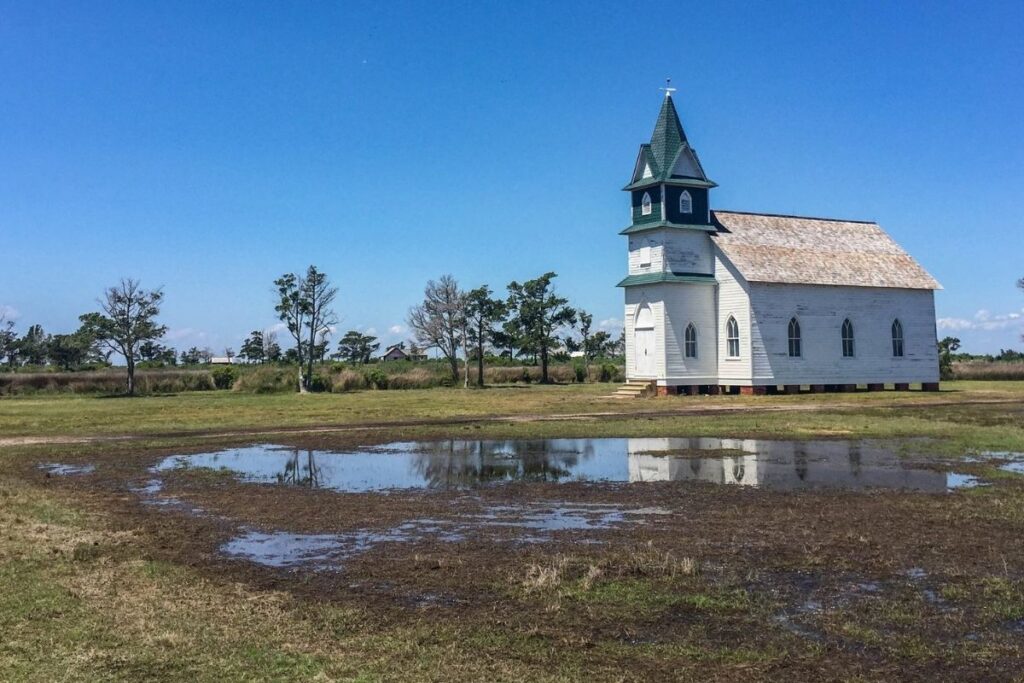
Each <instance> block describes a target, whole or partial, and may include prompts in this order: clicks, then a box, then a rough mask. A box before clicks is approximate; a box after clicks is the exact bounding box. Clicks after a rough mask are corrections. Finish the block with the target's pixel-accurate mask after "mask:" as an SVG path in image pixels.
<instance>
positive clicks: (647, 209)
mask: <svg viewBox="0 0 1024 683" xmlns="http://www.w3.org/2000/svg"><path fill="white" fill-rule="evenodd" d="M640 215H641V216H650V215H651V193H650V192H644V196H643V199H641V200H640Z"/></svg>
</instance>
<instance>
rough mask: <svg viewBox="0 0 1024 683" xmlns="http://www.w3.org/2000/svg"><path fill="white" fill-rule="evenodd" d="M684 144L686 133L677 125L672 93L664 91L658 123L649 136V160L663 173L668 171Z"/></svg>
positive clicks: (681, 126) (677, 119) (677, 120)
mask: <svg viewBox="0 0 1024 683" xmlns="http://www.w3.org/2000/svg"><path fill="white" fill-rule="evenodd" d="M684 144H686V133H684V132H683V124H681V123H679V114H678V113H676V105H675V104H674V103H673V102H672V93H671V92H670V91H668V90H666V92H665V99H664V101H662V103H661V111H660V112H659V113H658V122H657V123H656V124H654V133H652V134H651V158H652V160H653V161H654V163H655V164H657V165H658V169H659V170H661V171H663V172H664V171H665V170H667V169H669V168H670V167H671V164H672V162H673V161H675V158H676V155H677V154H678V153H679V150H680V148H682V146H683V145H684Z"/></svg>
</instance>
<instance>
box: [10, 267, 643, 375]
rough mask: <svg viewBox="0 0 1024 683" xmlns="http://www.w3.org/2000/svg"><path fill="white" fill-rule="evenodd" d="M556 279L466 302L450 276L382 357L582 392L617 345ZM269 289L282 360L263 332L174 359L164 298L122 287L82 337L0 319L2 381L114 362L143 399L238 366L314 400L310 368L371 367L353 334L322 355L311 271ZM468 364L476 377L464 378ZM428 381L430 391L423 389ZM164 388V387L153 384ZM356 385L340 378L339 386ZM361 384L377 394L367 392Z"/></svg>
mask: <svg viewBox="0 0 1024 683" xmlns="http://www.w3.org/2000/svg"><path fill="white" fill-rule="evenodd" d="M555 277H557V276H556V274H555V273H545V274H543V275H541V276H539V277H537V278H534V279H532V280H526V281H524V282H522V283H519V282H516V281H513V282H511V283H509V284H508V286H507V290H508V295H507V296H506V297H495V296H493V295H492V292H491V289H490V287H489V286H487V285H481V286H480V287H477V288H476V289H472V290H464V289H462V288H460V287H459V284H458V282H457V281H456V280H455V278H454V277H452V276H451V275H443V276H442V277H440V278H439V279H438V280H436V281H434V280H431V281H428V282H427V285H426V287H425V288H424V298H423V300H422V302H421V303H419V304H417V305H415V306H413V307H411V308H410V309H409V314H408V317H407V320H406V322H407V323H408V325H409V329H410V331H411V333H412V339H409V340H407V341H405V342H401V343H400V344H397V345H395V346H393V347H389V348H388V349H387V350H386V351H390V352H391V353H390V356H389V357H394V358H400V359H410V360H419V361H422V360H425V359H426V354H424V353H423V350H425V349H436V351H437V352H438V354H439V355H440V356H441V357H442V358H443V363H444V367H445V368H447V373H448V379H447V381H448V383H450V384H456V383H458V382H459V381H460V380H461V381H462V383H464V384H465V385H467V386H468V385H469V383H470V382H471V381H472V382H475V383H477V384H480V385H482V384H484V383H485V382H486V381H489V380H488V377H489V376H490V375H489V374H488V373H487V372H486V371H485V366H486V365H520V366H521V365H523V363H524V362H528V363H530V364H531V365H536V366H539V373H540V375H539V381H541V382H548V381H558V380H559V378H557V377H553V376H551V375H550V373H549V364H550V363H552V362H554V363H558V362H564V361H566V360H568V359H569V357H570V356H572V357H574V358H577V359H578V362H579V363H580V364H581V365H582V369H579V370H573V371H572V372H573V374H574V377H575V376H576V375H578V376H579V377H581V378H582V379H580V381H589V378H590V377H591V376H592V375H593V373H592V372H591V370H592V368H591V363H592V362H594V361H596V360H598V359H601V358H615V357H618V356H622V355H623V353H624V338H623V337H622V336H621V335H620V336H619V337H618V338H613V337H612V336H611V335H610V334H609V332H607V331H606V330H594V329H593V316H591V315H590V314H589V313H587V312H586V311H584V310H582V309H579V308H574V307H571V306H569V301H568V300H567V299H565V298H562V297H560V296H558V295H557V294H556V292H555V290H554V286H553V280H554V278H555ZM274 287H275V290H276V297H277V298H276V301H275V302H274V307H273V310H274V313H275V314H276V315H277V318H278V319H279V320H280V322H281V323H282V325H281V327H282V328H283V329H284V331H286V332H287V334H288V335H289V336H290V338H291V341H292V342H293V344H292V345H291V348H282V345H281V344H280V343H278V340H277V335H276V334H275V333H274V332H271V331H263V330H253V331H252V332H251V333H250V334H249V336H248V337H247V338H246V339H245V341H244V342H243V343H242V345H241V347H240V349H239V351H238V352H237V353H236V352H235V350H234V349H232V348H226V349H224V351H223V356H220V357H219V358H218V357H215V355H214V352H213V351H212V350H210V349H208V348H205V349H200V348H197V347H192V348H189V349H187V350H184V351H178V350H177V349H174V348H172V347H170V346H165V345H164V344H162V343H161V340H162V339H163V338H164V335H165V334H166V332H167V327H166V326H164V325H161V324H160V323H159V322H158V320H157V318H158V316H159V315H160V308H161V306H162V304H163V300H164V293H163V290H162V289H159V288H158V289H154V290H145V289H142V287H141V286H140V284H139V282H138V280H134V279H131V278H126V279H122V280H121V282H120V283H119V284H117V285H114V286H113V287H109V288H107V290H106V291H105V292H104V294H103V296H102V297H101V298H100V299H99V300H98V303H99V308H100V310H99V311H95V312H90V313H85V314H83V315H81V316H79V322H80V326H79V328H78V329H77V330H75V331H74V332H70V333H67V334H48V333H47V332H45V331H44V330H43V328H42V327H41V326H40V325H31V326H29V327H28V328H27V329H26V331H25V333H24V334H22V335H19V334H18V333H17V332H16V330H15V326H14V322H13V321H11V320H5V319H4V318H3V315H2V314H0V370H8V371H14V372H15V373H24V372H33V371H35V372H38V371H47V372H49V371H55V370H59V371H64V372H92V373H98V371H100V370H103V369H104V368H109V367H110V366H111V364H112V363H111V361H112V359H114V360H117V361H119V362H120V361H121V360H123V362H124V363H125V368H124V371H123V373H122V376H123V377H124V382H125V388H126V393H128V394H129V395H131V394H134V393H135V392H136V390H137V389H138V390H140V391H149V390H151V389H150V388H149V387H148V386H147V387H142V386H137V383H136V369H138V370H140V371H144V370H152V369H157V368H171V367H178V366H184V367H186V368H195V367H199V366H203V365H207V364H216V365H218V366H228V367H233V366H234V364H235V363H237V362H238V361H244V362H246V363H249V364H258V365H276V366H280V367H289V368H292V370H293V371H294V374H293V375H292V381H293V388H294V389H296V390H299V391H317V390H323V388H322V387H319V386H318V385H317V373H318V368H319V367H320V366H324V365H325V364H327V363H330V362H332V361H344V362H347V363H349V364H352V365H368V364H372V363H375V362H377V361H378V360H380V359H381V356H380V355H378V354H379V353H380V342H379V341H378V339H377V337H375V336H373V335H368V334H364V333H362V332H360V331H358V330H349V331H348V332H346V333H344V334H343V335H341V337H340V339H339V340H338V341H337V343H336V346H335V349H334V350H333V351H332V349H331V345H332V341H333V340H332V337H334V335H335V332H336V325H337V322H338V316H337V315H336V314H335V311H334V306H335V299H336V297H337V292H338V291H337V288H336V287H335V286H334V285H333V284H332V283H331V281H330V279H329V278H328V277H327V275H326V274H325V273H323V272H322V271H320V270H318V269H317V268H316V267H315V266H310V267H309V268H308V269H306V271H305V272H300V273H285V274H284V275H282V276H281V277H280V278H278V279H277V280H275V281H274ZM467 360H469V361H471V362H472V364H473V365H475V366H476V368H475V371H474V372H471V370H470V367H469V363H467V362H466V361H467ZM232 374H233V373H232V371H227V370H224V371H221V370H211V371H210V373H209V375H210V378H211V379H212V381H214V383H215V385H216V384H217V380H218V377H220V378H222V381H221V382H220V383H221V384H223V383H224V381H227V380H226V379H223V378H226V377H228V376H231V375H232ZM235 374H237V373H235ZM267 374H274V373H267ZM328 374H330V373H327V372H326V371H322V372H320V373H319V376H320V378H321V380H323V378H325V377H327V376H328ZM370 374H372V373H369V374H367V373H361V375H366V376H370ZM389 374H393V373H389ZM419 374H420V375H421V376H422V378H423V379H422V382H428V381H429V382H434V379H432V378H433V377H434V375H435V374H437V373H436V372H435V371H434V370H430V371H426V370H425V371H423V372H420V373H419ZM599 374H600V373H599ZM115 376H117V375H116V374H111V373H98V374H95V375H93V376H91V377H92V379H88V378H79V380H77V381H72V380H67V381H64V380H55V379H52V378H50V379H45V378H36V379H31V380H16V379H10V378H7V379H5V381H4V383H3V384H4V385H6V386H8V387H12V388H13V387H15V386H26V387H38V388H39V390H44V389H43V387H46V386H51V385H52V386H53V387H58V385H61V382H63V384H62V385H61V386H66V387H78V386H92V384H97V383H99V384H102V383H104V382H108V381H110V378H111V377H115ZM428 376H429V377H430V378H431V379H429V380H428V379H426V378H427V377H428ZM154 377H155V376H154V375H152V374H140V375H139V381H140V382H153V381H157V380H155V379H154ZM180 377H186V375H180ZM166 379H167V377H163V378H161V380H160V381H164V380H166ZM192 381H193V380H191V379H190V380H188V381H187V382H185V381H183V385H189V386H191V385H190V384H189V383H191V382H192ZM196 381H200V380H196ZM232 381H233V380H232ZM324 381H325V380H324ZM354 381H355V380H354V379H352V378H349V380H345V381H342V382H341V383H342V384H351V383H352V382H354ZM411 381H412V380H410V382H411ZM90 382H91V383H92V384H90ZM320 383H321V384H323V381H321V382H320ZM367 383H368V384H369V385H374V384H380V382H374V381H372V380H367ZM12 390H13V389H12ZM56 390H62V389H59V388H58V389H56ZM68 390H75V389H73V388H72V389H68ZM181 390H188V389H181Z"/></svg>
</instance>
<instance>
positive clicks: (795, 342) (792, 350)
mask: <svg viewBox="0 0 1024 683" xmlns="http://www.w3.org/2000/svg"><path fill="white" fill-rule="evenodd" d="M801 352H802V349H801V348H800V322H799V321H798V320H797V319H796V318H790V319H789V355H790V356H791V357H792V358H799V357H800V356H801V355H802V353H801Z"/></svg>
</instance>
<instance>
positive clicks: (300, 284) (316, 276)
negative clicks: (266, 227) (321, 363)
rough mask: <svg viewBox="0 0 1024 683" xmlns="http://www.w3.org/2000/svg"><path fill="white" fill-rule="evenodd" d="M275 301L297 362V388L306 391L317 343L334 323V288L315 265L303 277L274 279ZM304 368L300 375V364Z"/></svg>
mask: <svg viewBox="0 0 1024 683" xmlns="http://www.w3.org/2000/svg"><path fill="white" fill-rule="evenodd" d="M274 285H275V286H276V287H277V293H278V302H277V305H276V306H275V307H274V310H275V311H276V312H277V315H278V318H280V320H281V322H283V323H284V324H285V328H286V329H287V330H288V332H289V334H291V335H292V338H293V339H294V340H295V356H294V357H295V359H296V361H297V363H298V365H299V378H298V380H299V391H302V392H305V391H308V390H309V382H310V379H311V378H312V376H313V362H314V360H315V359H316V357H317V355H318V353H317V344H318V343H319V342H320V340H321V339H322V338H323V335H324V333H325V332H326V331H327V330H329V329H330V326H331V325H333V324H335V323H336V322H337V317H336V316H335V314H334V310H333V308H332V306H333V303H334V299H335V297H337V294H338V289H337V287H334V286H333V285H331V282H330V280H329V279H328V277H327V275H326V274H325V273H321V272H320V271H319V270H317V268H316V266H310V267H309V268H307V269H306V274H305V275H303V276H300V275H296V274H295V273H285V274H284V275H282V276H281V277H280V278H278V279H277V280H274ZM303 365H305V367H306V371H305V375H303V370H302V366H303Z"/></svg>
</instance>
